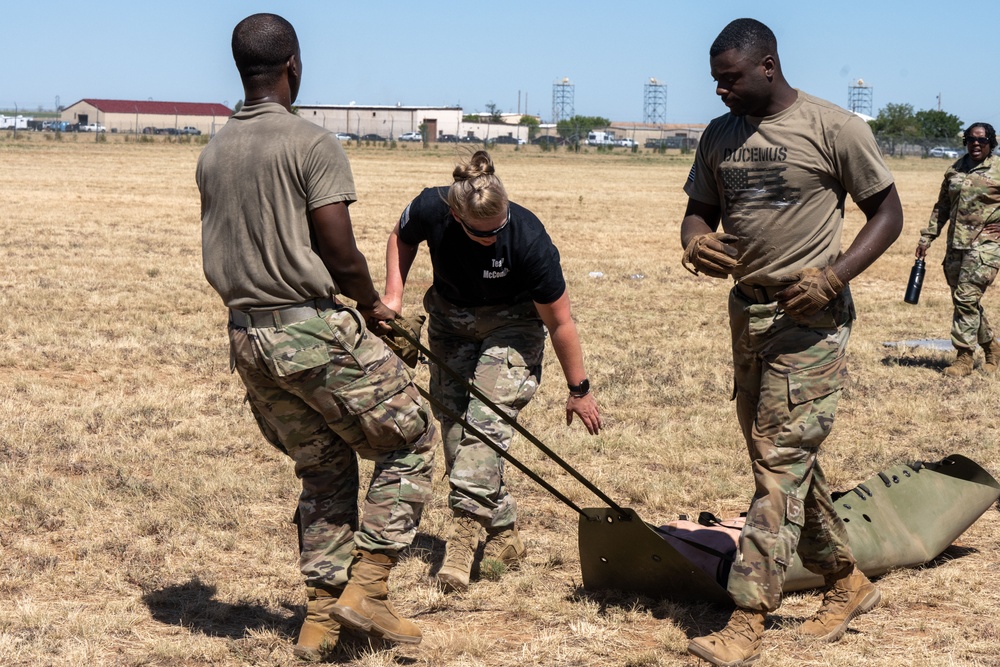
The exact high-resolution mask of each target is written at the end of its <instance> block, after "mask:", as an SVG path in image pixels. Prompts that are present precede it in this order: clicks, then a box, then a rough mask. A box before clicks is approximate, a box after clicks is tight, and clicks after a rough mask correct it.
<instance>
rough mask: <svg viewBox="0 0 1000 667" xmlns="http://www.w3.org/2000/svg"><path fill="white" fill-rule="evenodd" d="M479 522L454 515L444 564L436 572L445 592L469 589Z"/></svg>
mask: <svg viewBox="0 0 1000 667" xmlns="http://www.w3.org/2000/svg"><path fill="white" fill-rule="evenodd" d="M482 528H483V527H482V526H481V525H480V524H479V521H477V520H476V519H474V518H472V517H471V516H468V515H456V516H455V518H454V519H453V520H452V524H451V533H450V534H449V535H448V543H447V544H446V545H445V548H444V563H442V565H441V569H440V570H438V573H437V579H438V582H439V583H440V584H441V587H442V588H444V590H445V591H464V590H466V589H467V588H469V576H470V575H471V574H472V561H473V560H475V558H476V549H478V548H479V533H480V532H481V531H482Z"/></svg>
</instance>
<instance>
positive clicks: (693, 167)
mask: <svg viewBox="0 0 1000 667" xmlns="http://www.w3.org/2000/svg"><path fill="white" fill-rule="evenodd" d="M694 169H695V165H693V164H692V165H691V171H689V172H688V180H689V181H690V182H692V183H694Z"/></svg>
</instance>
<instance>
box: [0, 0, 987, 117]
mask: <svg viewBox="0 0 1000 667" xmlns="http://www.w3.org/2000/svg"><path fill="white" fill-rule="evenodd" d="M987 6H989V5H988V4H987V5H983V6H982V7H983V8H985V7H987ZM259 11H270V12H275V13H278V14H281V15H282V16H284V17H285V18H287V19H288V20H289V21H291V23H292V24H293V25H294V26H295V28H296V30H297V32H298V34H299V41H300V43H301V45H302V59H303V65H304V76H303V84H302V89H301V92H300V94H299V100H298V101H299V102H300V103H303V104H313V103H321V104H347V103H350V102H351V101H354V102H356V103H357V104H395V103H397V102H399V103H402V104H404V105H434V106H440V105H456V104H457V105H460V106H462V107H463V108H464V109H465V110H466V111H467V112H473V111H482V110H485V106H486V104H487V103H489V102H493V103H495V104H496V105H497V106H498V107H499V108H500V109H501V110H502V111H505V112H507V111H510V112H514V111H518V110H519V109H518V95H519V93H520V104H521V106H520V110H521V111H522V112H524V111H525V105H526V104H527V111H528V112H530V113H534V114H540V115H541V116H542V118H543V119H544V120H549V119H550V118H551V116H552V85H553V83H555V82H557V81H559V80H561V79H562V78H563V77H569V79H570V82H571V83H573V84H574V85H575V111H576V113H577V114H580V115H587V116H605V117H607V118H610V119H611V120H612V121H641V120H642V119H643V117H642V116H643V84H645V83H646V82H647V81H648V80H649V78H650V77H656V78H657V79H658V80H659V81H661V82H663V83H665V84H666V85H667V109H666V119H667V122H670V123H705V122H708V121H709V120H710V119H711V118H713V117H715V116H718V115H720V114H722V113H723V112H724V111H725V107H724V106H723V105H722V103H721V102H720V101H719V100H718V98H717V97H716V96H715V94H714V86H713V84H712V80H711V77H710V76H709V73H708V48H709V46H710V44H711V43H712V40H713V39H714V38H715V36H716V35H717V34H718V33H719V31H720V30H721V29H722V28H723V26H725V25H726V23H728V22H729V21H730V20H732V19H734V18H740V17H744V16H749V17H752V18H756V19H758V20H761V21H763V22H764V23H766V24H767V25H768V26H770V28H771V29H772V30H773V31H774V32H775V34H776V35H777V38H778V52H779V56H780V57H781V60H782V65H783V67H784V70H785V75H786V77H787V79H788V81H789V82H790V83H791V84H792V85H793V86H795V87H797V88H801V89H802V90H805V91H806V92H809V93H812V94H814V95H817V96H819V97H823V98H826V99H828V100H830V101H832V102H834V103H836V104H840V105H841V106H847V104H848V99H847V95H848V86H849V85H850V84H851V83H852V82H854V81H857V79H859V78H862V79H864V81H865V82H866V83H867V84H869V85H871V86H872V101H873V110H874V111H875V112H877V111H878V110H879V109H881V108H882V107H884V106H885V105H886V104H889V103H905V104H911V105H913V107H914V110H917V111H919V110H921V109H936V108H938V95H940V105H941V108H942V109H943V110H944V111H947V112H949V113H953V114H955V115H956V116H958V117H959V118H960V119H961V120H962V122H963V123H964V124H966V125H968V124H969V123H972V122H974V121H987V122H991V123H992V124H994V125H1000V92H998V89H1000V87H998V86H997V85H996V84H995V83H994V82H993V81H992V74H993V72H992V70H991V69H990V68H989V63H991V62H992V53H993V49H994V48H995V42H994V39H993V37H992V32H993V21H992V19H990V18H989V16H988V14H989V12H987V11H985V10H979V11H977V10H974V9H973V8H972V7H971V6H970V5H968V4H964V3H956V4H954V5H950V4H948V3H942V2H929V1H927V0H913V1H911V2H883V1H881V0H867V1H864V2H862V1H858V0H841V1H839V2H826V3H814V2H809V1H808V0H798V1H794V2H790V1H786V0H774V1H772V2H770V3H764V2H761V3H748V2H731V1H727V0H713V1H707V0H698V1H677V2H670V1H669V0H634V1H631V0H622V1H620V2H591V1H590V0H578V1H576V2H552V1H550V2H546V1H545V0H534V1H531V2H528V1H525V0H500V1H496V2H490V3H484V2H461V1H459V0H449V1H443V0H424V1H422V2H401V1H400V2H390V1H387V0H354V1H353V2H326V1H324V2H320V1H315V2H307V1H305V0H285V1H284V2H258V1H257V0H240V1H236V0H198V1H197V2H196V1H193V0H170V2H165V3H164V2H151V3H147V2H142V1H137V0H128V1H127V2H125V1H122V0H107V1H103V2H97V1H92V2H86V1H84V2H80V1H79V0H56V1H54V2H53V1H49V2H43V3H40V4H38V5H37V6H35V5H32V4H30V3H22V2H17V3H11V4H10V6H8V7H6V9H5V11H4V15H3V19H2V20H0V63H3V66H2V70H0V71H2V74H0V108H7V109H12V108H13V107H14V105H15V103H16V104H17V106H18V107H19V108H22V109H27V110H29V111H30V110H36V109H37V108H38V107H40V106H41V107H44V108H46V109H52V108H54V106H55V98H56V96H58V97H59V101H60V103H61V104H62V105H64V106H65V105H69V104H72V103H73V102H76V101H78V100H80V99H82V98H85V97H93V98H111V99H142V100H145V99H154V100H163V101H178V102H221V103H226V104H228V105H229V106H230V107H232V106H233V105H235V103H236V101H237V100H238V99H240V98H241V97H242V96H243V92H242V88H241V86H240V81H239V77H238V76H237V74H236V69H235V67H234V65H233V62H232V56H231V53H230V50H229V39H230V35H231V33H232V29H233V26H234V25H236V23H237V22H238V21H239V20H240V19H242V18H243V17H245V16H247V15H249V14H252V13H255V12H259ZM977 62H979V63H982V66H981V67H978V68H977V66H976V63H977Z"/></svg>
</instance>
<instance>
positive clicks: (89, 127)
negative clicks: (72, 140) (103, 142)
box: [80, 123, 107, 132]
mask: <svg viewBox="0 0 1000 667" xmlns="http://www.w3.org/2000/svg"><path fill="white" fill-rule="evenodd" d="M80 131H81V132H107V130H105V129H104V126H103V125H101V124H100V123H87V124H86V125H81V126H80Z"/></svg>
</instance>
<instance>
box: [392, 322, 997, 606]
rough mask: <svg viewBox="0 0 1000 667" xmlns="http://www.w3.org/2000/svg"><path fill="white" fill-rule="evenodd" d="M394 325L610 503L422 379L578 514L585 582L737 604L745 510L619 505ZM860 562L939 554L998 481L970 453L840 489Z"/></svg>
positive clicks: (900, 561)
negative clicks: (654, 510)
mask: <svg viewBox="0 0 1000 667" xmlns="http://www.w3.org/2000/svg"><path fill="white" fill-rule="evenodd" d="M389 325H390V326H391V327H392V329H393V331H394V332H395V333H396V334H397V335H399V336H402V337H404V338H406V339H407V340H409V342H410V343H412V344H413V345H414V346H415V347H416V349H417V350H418V351H419V352H420V354H421V355H422V357H423V360H424V361H425V362H426V363H431V364H434V365H435V366H437V368H438V369H439V370H441V371H443V372H445V373H447V374H448V375H450V376H451V377H453V378H454V379H455V380H457V381H459V382H461V383H463V384H464V385H465V386H467V387H468V389H469V392H470V393H471V394H472V395H474V396H476V397H477V398H478V399H479V400H481V401H483V403H484V404H485V405H487V406H489V407H490V408H491V409H492V410H493V411H494V412H495V413H496V414H497V416H498V417H499V418H500V419H502V420H504V421H505V422H507V423H508V424H509V425H510V426H511V427H512V428H514V429H515V430H516V431H517V432H518V433H520V434H521V435H522V436H524V437H525V438H526V439H527V440H528V441H529V442H531V443H532V444H533V445H535V446H536V447H538V448H539V449H540V450H541V451H542V452H543V453H544V454H545V455H546V456H548V457H549V458H550V459H551V460H552V461H553V462H555V463H557V464H558V465H559V466H560V467H562V468H563V469H564V470H566V471H567V472H568V473H569V474H570V475H572V476H573V478H574V479H576V480H577V481H578V482H580V483H581V484H583V485H584V486H585V487H586V488H587V489H588V490H590V491H591V492H592V493H594V495H595V496H597V497H598V498H599V499H600V500H601V501H602V502H604V503H605V504H606V505H607V507H601V508H580V507H578V506H577V505H576V504H575V503H573V502H572V501H571V500H569V498H567V497H566V496H565V495H564V494H562V493H561V492H560V491H558V490H557V489H555V488H554V487H553V486H552V485H551V484H549V483H548V482H546V481H545V480H544V479H542V478H541V477H540V476H539V475H538V474H536V473H535V472H534V471H532V470H531V469H529V468H528V467H527V466H525V465H524V464H523V463H521V462H520V461H518V460H517V459H516V458H514V457H513V456H512V455H510V454H509V453H508V452H507V451H505V450H504V449H503V448H501V447H500V445H498V444H496V443H495V442H493V441H492V440H491V439H490V438H489V437H488V436H487V435H486V434H484V433H482V432H481V431H479V430H478V429H476V428H475V427H473V426H471V425H469V424H468V422H466V420H465V419H464V418H463V417H462V416H461V415H458V414H455V413H454V412H452V411H450V410H449V409H448V408H447V407H446V406H444V405H443V404H442V403H441V402H440V401H438V400H437V399H436V398H435V397H434V396H432V395H431V394H430V393H429V392H427V391H426V390H424V389H423V388H422V387H420V386H419V385H418V386H417V388H418V390H419V391H420V393H421V395H422V396H423V397H424V398H425V399H427V400H428V401H429V402H430V403H431V404H433V405H434V406H435V407H437V408H439V409H441V410H443V411H444V412H445V413H446V414H448V416H449V417H450V418H451V419H453V420H455V421H456V422H457V423H459V424H461V425H462V426H463V427H464V428H466V429H469V431H470V432H471V433H473V434H474V435H475V436H476V437H477V438H479V439H480V440H482V442H483V443H484V444H486V445H487V446H488V447H490V448H491V449H493V450H494V451H496V452H497V454H499V455H500V456H502V457H503V458H504V459H505V460H507V461H509V462H510V463H511V464H513V465H514V466H515V467H516V468H517V469H518V470H520V471H521V472H523V473H525V474H526V475H527V476H528V477H530V478H531V479H532V480H534V481H535V482H536V483H538V484H539V485H541V486H542V487H543V488H544V489H545V490H546V491H548V492H549V493H551V494H552V495H553V496H555V497H556V498H557V499H559V500H560V501H562V502H563V503H564V504H565V505H566V506H568V507H569V508H571V509H572V510H574V511H575V512H576V513H577V514H578V515H579V526H578V535H579V549H580V569H581V571H582V574H583V586H584V588H585V589H587V590H601V589H615V590H621V591H627V592H634V593H640V594H643V595H648V596H651V597H661V598H666V599H670V600H675V601H678V602H712V603H717V604H722V605H731V604H732V599H731V598H730V597H729V594H728V593H727V591H726V583H727V581H728V578H729V571H730V567H731V565H732V563H733V559H734V557H735V555H736V546H737V542H738V539H739V534H740V531H741V530H742V526H743V519H742V518H735V519H729V520H719V519H717V518H716V517H714V516H713V515H711V514H709V513H707V512H702V513H701V515H700V516H699V519H698V521H689V520H687V519H686V518H684V517H682V518H681V519H680V520H678V521H674V522H671V523H668V524H666V525H663V526H654V525H652V524H649V523H646V522H645V521H643V520H642V518H641V517H639V515H638V514H637V513H636V512H635V511H634V510H631V509H627V508H623V507H620V506H619V505H618V504H617V503H615V502H614V501H613V500H611V498H609V497H608V496H607V495H606V494H605V493H604V492H602V491H601V490H600V489H598V488H597V487H596V486H594V484H592V483H591V482H590V481H589V480H587V479H586V478H585V477H584V476H583V475H581V474H580V473H579V472H578V471H577V470H575V469H574V468H573V467H572V466H570V465H569V464H568V463H566V462H565V461H564V460H563V459H561V458H560V457H559V456H558V455H557V454H556V453H555V452H553V451H552V450H551V449H549V448H548V447H546V446H545V445H544V444H543V443H542V442H541V441H539V440H538V438H536V437H535V436H534V435H532V434H531V433H530V432H529V431H528V430H527V429H525V428H524V427H523V426H521V425H520V424H518V423H517V421H516V420H514V419H511V418H510V417H508V416H507V415H506V414H505V413H504V412H503V411H502V410H500V409H499V408H497V407H496V406H495V405H494V404H493V403H492V402H491V401H490V400H489V399H488V398H487V397H486V396H485V395H483V393H482V392H481V391H480V390H479V389H477V388H476V386H475V385H474V384H472V383H471V382H469V381H468V380H467V379H466V378H463V377H461V376H460V375H459V374H458V373H456V372H455V371H454V370H452V369H451V368H448V366H447V365H446V364H444V363H443V362H441V360H440V359H438V358H436V357H435V356H434V355H433V354H432V353H431V352H430V350H428V349H427V348H426V347H425V346H423V345H422V344H421V343H420V341H419V340H417V339H416V338H414V337H413V336H412V334H411V333H410V332H408V331H406V330H405V329H403V328H402V327H399V326H398V325H396V324H395V323H393V322H390V323H389ZM833 498H834V505H835V507H836V510H837V513H838V514H839V515H840V517H841V518H842V519H843V520H844V523H845V525H846V527H847V533H848V536H849V540H850V545H851V549H852V551H853V552H854V556H855V558H856V559H857V561H858V567H859V568H860V569H861V570H862V571H863V572H864V573H865V574H866V575H867V576H869V577H873V576H877V575H879V574H882V573H884V572H886V571H888V570H889V569H891V568H894V567H915V566H918V565H922V564H924V563H927V562H929V561H932V560H934V559H935V558H937V557H938V556H939V555H941V553H942V552H944V550H945V549H947V548H948V546H949V545H951V544H952V542H954V540H955V539H957V538H958V537H959V536H960V535H961V534H962V533H963V532H964V531H965V530H966V529H967V528H968V527H969V526H971V525H972V524H973V523H974V522H975V521H976V519H978V518H979V517H980V516H981V515H982V514H983V512H985V511H986V510H987V509H989V507H990V506H991V505H992V504H993V503H994V502H996V501H997V499H998V498H1000V483H998V482H997V481H996V480H995V479H994V478H993V477H992V476H991V475H990V474H989V473H988V472H986V471H985V470H984V469H983V468H981V467H980V466H979V465H978V464H976V463H975V462H973V461H972V460H970V459H968V458H966V457H964V456H962V455H959V454H953V455H951V456H948V457H945V458H943V459H941V460H940V461H936V462H914V463H904V464H899V465H896V466H893V467H891V468H889V469H887V470H885V471H883V472H879V473H877V474H876V475H874V476H873V477H871V478H870V479H868V480H867V481H866V482H864V483H862V484H859V485H858V486H856V487H855V488H853V489H851V490H849V491H847V492H843V493H835V494H834V496H833ZM822 585H823V578H822V577H821V576H819V575H817V574H814V573H812V572H809V571H808V570H806V569H805V568H804V567H803V566H802V563H801V561H800V560H799V558H798V557H797V556H796V558H795V560H794V562H793V563H792V565H791V566H790V567H789V570H788V573H787V575H786V577H785V583H784V586H783V590H784V591H785V592H790V591H797V590H803V589H807V588H814V587H819V586H822Z"/></svg>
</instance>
